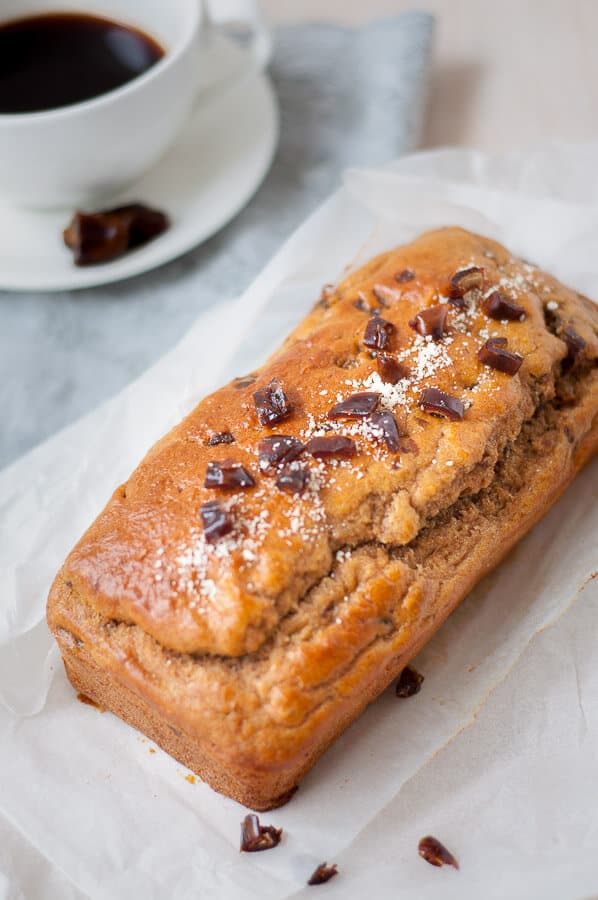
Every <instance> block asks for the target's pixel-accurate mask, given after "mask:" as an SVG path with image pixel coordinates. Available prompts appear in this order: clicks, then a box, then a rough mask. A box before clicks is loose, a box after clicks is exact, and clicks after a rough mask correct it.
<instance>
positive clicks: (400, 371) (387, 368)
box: [376, 353, 409, 384]
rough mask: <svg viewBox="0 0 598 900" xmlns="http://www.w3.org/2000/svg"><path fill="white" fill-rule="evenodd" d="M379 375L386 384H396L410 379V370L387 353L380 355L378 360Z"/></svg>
mask: <svg viewBox="0 0 598 900" xmlns="http://www.w3.org/2000/svg"><path fill="white" fill-rule="evenodd" d="M376 368H377V369H378V375H379V376H380V378H381V379H382V381H384V382H385V384H396V383H397V382H398V381H400V380H401V378H408V377H409V369H408V368H407V366H404V365H403V363H400V362H398V361H397V360H396V359H394V358H393V357H392V356H388V354H386V353H379V354H378V357H377V359H376Z"/></svg>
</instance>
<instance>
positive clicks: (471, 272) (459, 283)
mask: <svg viewBox="0 0 598 900" xmlns="http://www.w3.org/2000/svg"><path fill="white" fill-rule="evenodd" d="M483 285H484V270H483V269H481V268H480V267H479V266H470V267H469V268H468V269H460V270H459V271H458V272H455V274H454V275H453V277H452V278H451V284H450V288H449V297H450V298H451V300H453V301H455V300H456V301H459V300H461V299H462V298H463V295H464V294H467V292H468V291H471V290H473V289H474V288H478V289H480V288H482V287H483ZM464 305H465V304H460V303H458V302H457V303H455V306H464Z"/></svg>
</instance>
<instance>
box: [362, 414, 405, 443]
mask: <svg viewBox="0 0 598 900" xmlns="http://www.w3.org/2000/svg"><path fill="white" fill-rule="evenodd" d="M368 421H369V422H370V423H371V424H372V425H373V427H374V428H375V429H376V431H379V432H380V434H381V435H382V439H383V440H384V443H385V444H386V446H387V447H388V449H389V450H390V452H391V453H397V452H398V451H399V450H400V449H401V439H400V435H399V429H398V428H397V422H396V419H395V417H394V416H393V414H392V413H391V412H388V411H387V410H385V409H382V410H380V411H379V412H375V413H372V415H371V416H370V418H369V420H368Z"/></svg>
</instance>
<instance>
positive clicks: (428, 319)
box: [409, 303, 448, 341]
mask: <svg viewBox="0 0 598 900" xmlns="http://www.w3.org/2000/svg"><path fill="white" fill-rule="evenodd" d="M447 313H448V306H447V305H446V303H438V304H437V305H436V306H429V307H428V308H427V309H422V310H421V311H420V312H418V313H417V315H416V316H415V317H414V318H413V319H411V321H410V322H409V325H410V326H411V328H413V329H414V330H415V331H417V332H418V334H421V335H422V336H423V337H427V336H428V335H430V336H431V337H432V338H433V340H435V341H439V340H440V339H441V338H442V337H443V336H444V334H445V328H446V316H447Z"/></svg>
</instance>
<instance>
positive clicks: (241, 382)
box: [233, 375, 255, 391]
mask: <svg viewBox="0 0 598 900" xmlns="http://www.w3.org/2000/svg"><path fill="white" fill-rule="evenodd" d="M254 381H255V375H242V376H241V377H240V378H235V380H234V382H233V387H234V388H235V390H236V391H239V390H241V389H242V388H246V387H250V386H251V385H252V384H253V383H254Z"/></svg>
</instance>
